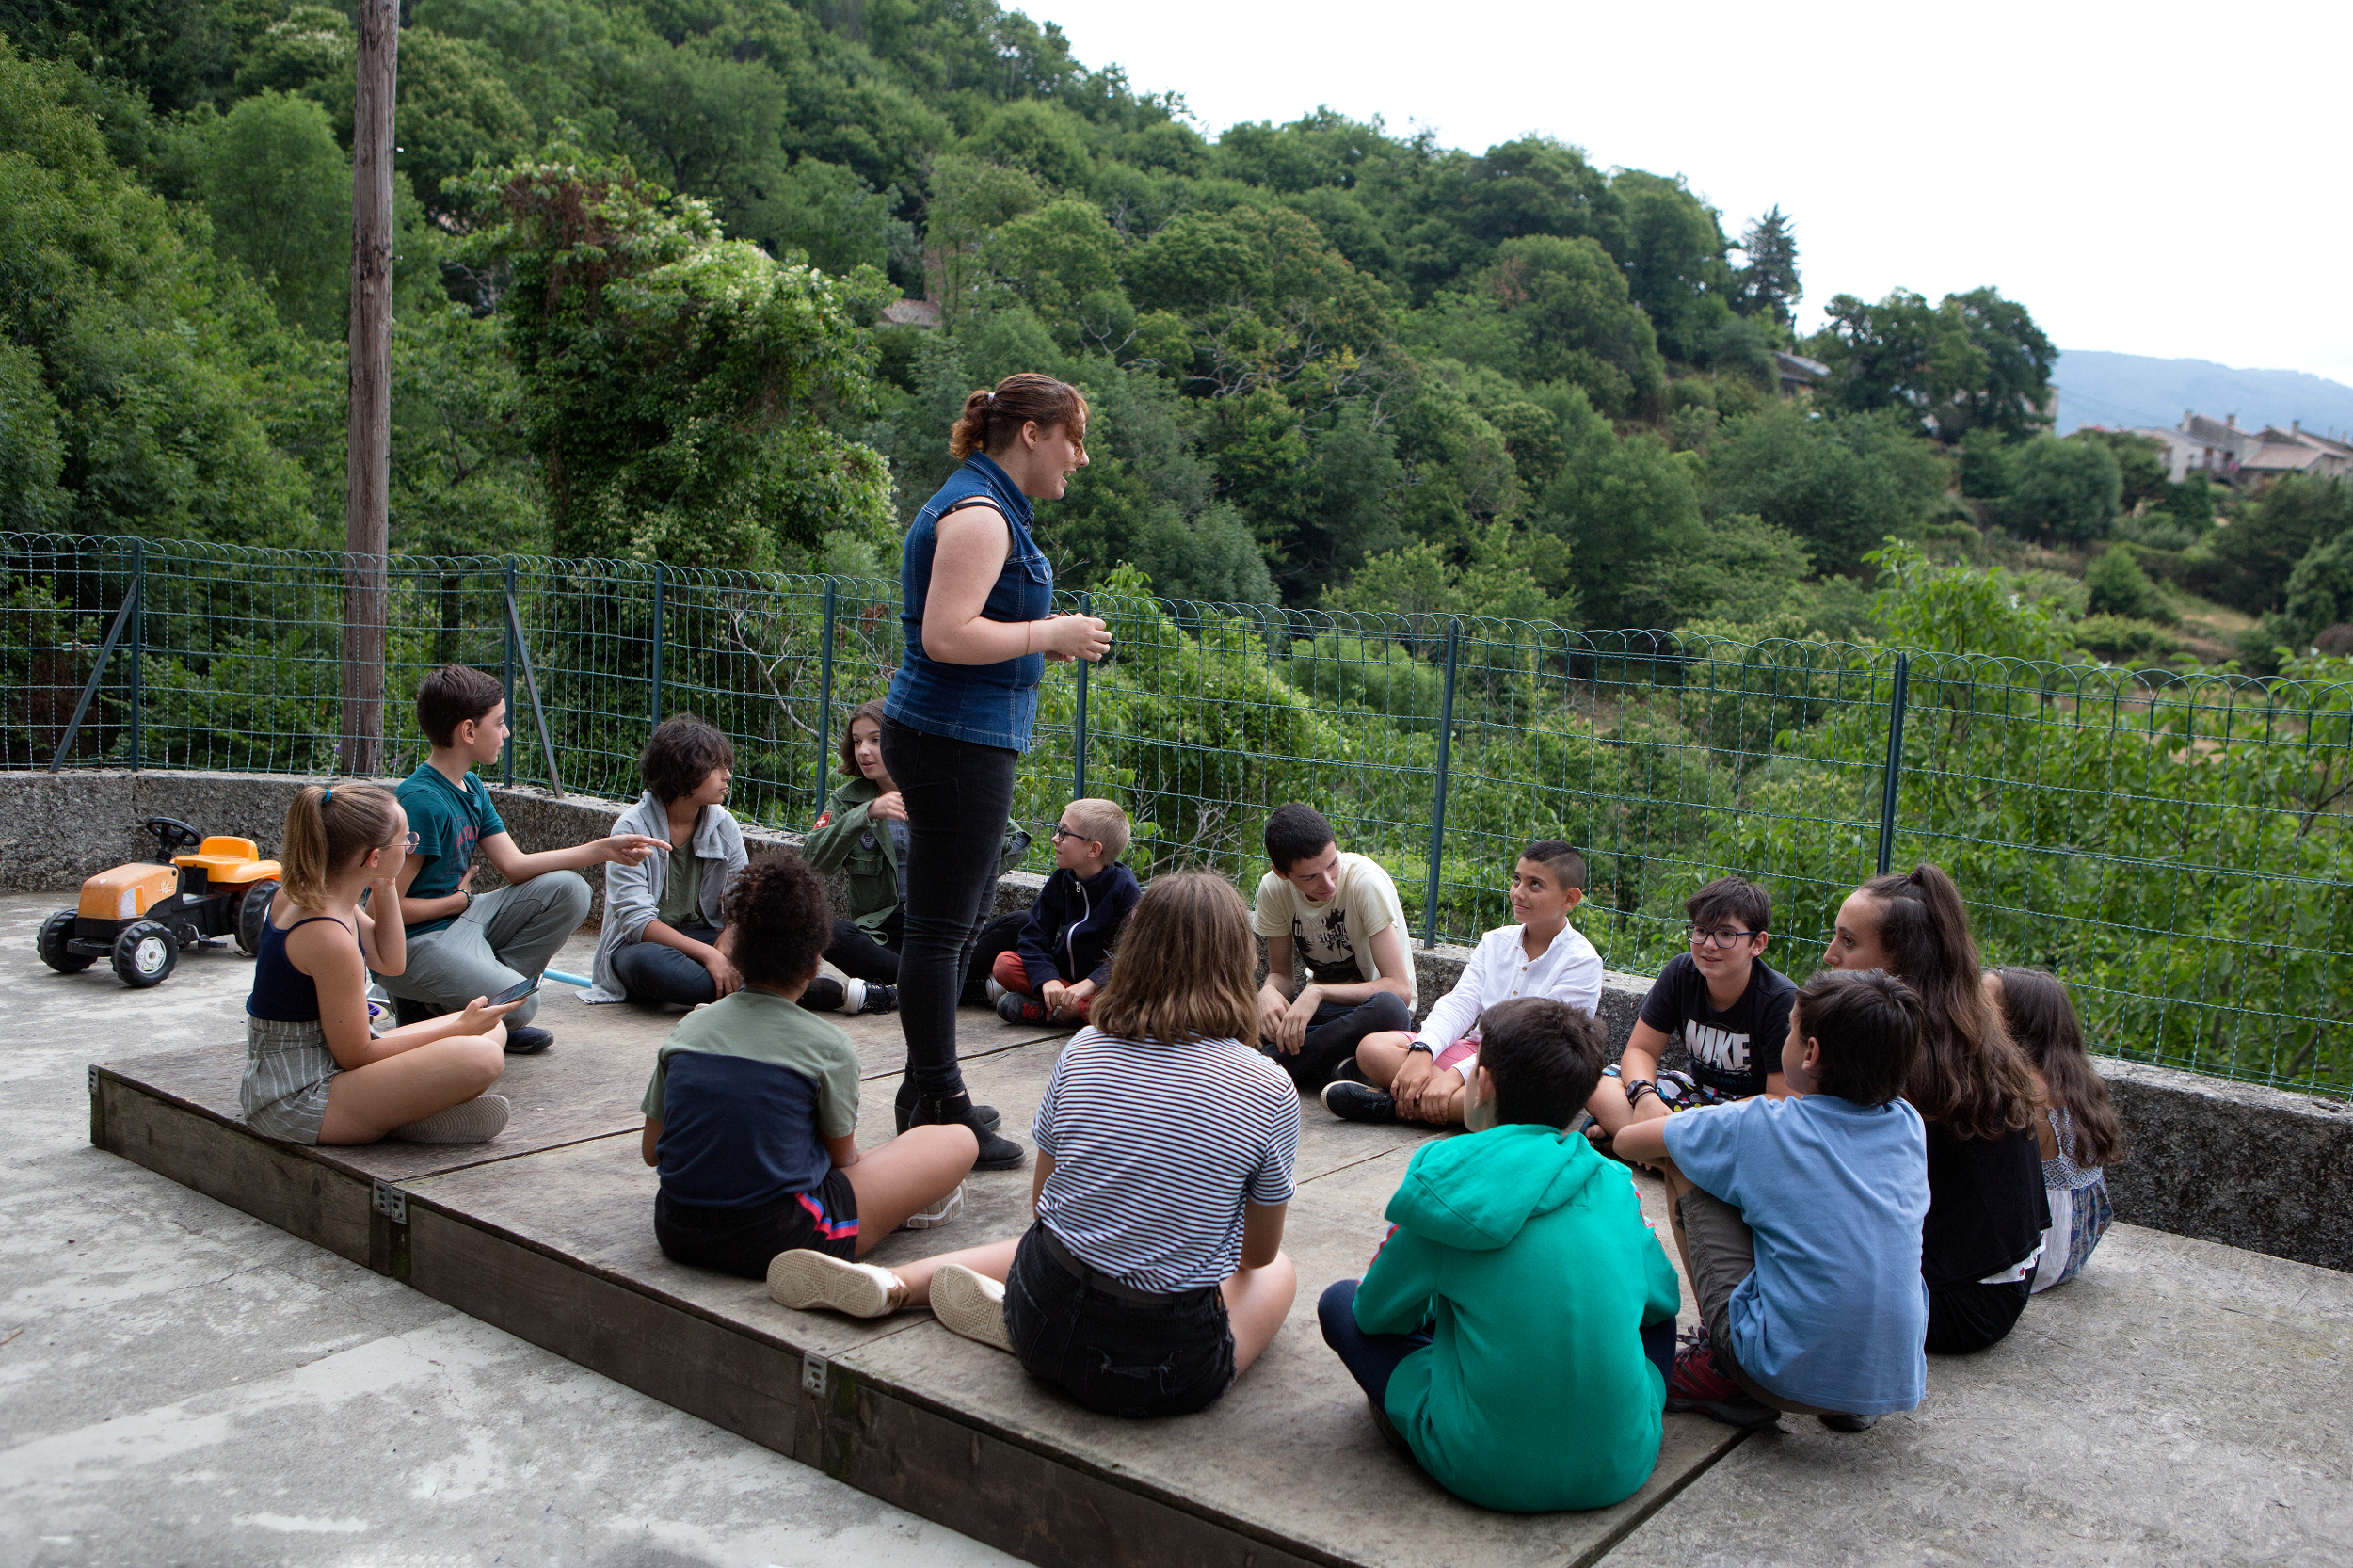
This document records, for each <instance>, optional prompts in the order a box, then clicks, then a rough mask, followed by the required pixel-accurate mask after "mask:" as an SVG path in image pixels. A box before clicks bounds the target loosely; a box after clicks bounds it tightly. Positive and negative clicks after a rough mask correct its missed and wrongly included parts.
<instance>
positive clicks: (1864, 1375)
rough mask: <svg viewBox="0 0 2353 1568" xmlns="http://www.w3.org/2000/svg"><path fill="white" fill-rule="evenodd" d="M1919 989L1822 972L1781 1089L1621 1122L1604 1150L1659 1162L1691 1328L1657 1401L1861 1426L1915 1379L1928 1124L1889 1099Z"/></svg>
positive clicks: (1917, 1390)
mask: <svg viewBox="0 0 2353 1568" xmlns="http://www.w3.org/2000/svg"><path fill="white" fill-rule="evenodd" d="M1920 1016H1921V1008H1920V999H1919V997H1918V996H1917V995H1916V994H1915V993H1914V992H1913V990H1912V988H1911V987H1910V986H1908V985H1906V984H1904V983H1903V982H1902V981H1900V980H1897V979H1895V978H1894V977H1893V976H1890V975H1887V974H1884V973H1881V971H1879V970H1876V969H1872V970H1866V971H1862V972H1841V971H1838V970H1833V969H1824V970H1822V971H1821V972H1819V973H1817V974H1816V975H1815V976H1814V978H1813V979H1811V980H1809V981H1807V982H1806V983H1805V986H1804V988H1803V989H1801V991H1799V993H1798V1000H1797V1005H1796V1006H1794V1007H1793V1008H1791V1009H1790V1013H1789V1035H1788V1039H1787V1041H1786V1043H1785V1044H1784V1046H1783V1047H1782V1053H1781V1070H1782V1074H1783V1076H1784V1077H1785V1079H1786V1080H1787V1082H1788V1092H1789V1097H1788V1098H1786V1099H1774V1098H1771V1097H1770V1096H1759V1097H1757V1098H1754V1099H1747V1100H1741V1101H1739V1102H1738V1103H1737V1104H1733V1105H1709V1106H1699V1107H1697V1108H1695V1109H1693V1110H1690V1111H1687V1112H1683V1113H1682V1114H1681V1115H1678V1116H1672V1117H1651V1118H1649V1119H1647V1120H1643V1121H1639V1122H1629V1123H1627V1124H1626V1126H1625V1128H1623V1129H1622V1130H1621V1131H1620V1132H1619V1133H1618V1137H1617V1151H1618V1153H1619V1155H1620V1156H1621V1157H1622V1158H1624V1159H1627V1160H1641V1161H1642V1162H1644V1163H1646V1164H1659V1163H1660V1162H1661V1161H1666V1160H1672V1161H1673V1163H1672V1164H1667V1165H1665V1166H1664V1167H1663V1169H1664V1171H1665V1175H1666V1177H1667V1191H1668V1194H1669V1197H1670V1199H1671V1212H1672V1213H1673V1217H1674V1232H1675V1244H1676V1245H1677V1246H1678V1247H1680V1248H1681V1249H1682V1250H1683V1267H1684V1270H1685V1272H1687V1273H1689V1275H1690V1279H1691V1293H1692V1294H1693V1295H1695V1296H1697V1297H1698V1298H1699V1306H1700V1322H1701V1325H1702V1336H1701V1338H1700V1340H1699V1342H1698V1343H1696V1344H1693V1345H1691V1346H1689V1348H1687V1349H1685V1350H1683V1351H1681V1352H1678V1353H1677V1354H1676V1356H1675V1364H1674V1374H1673V1376H1672V1377H1671V1378H1669V1379H1668V1383H1667V1408H1668V1409H1669V1410H1696V1411H1699V1412H1702V1413H1703V1414H1705V1415H1707V1416H1714V1417H1715V1418H1716V1419H1717V1420H1719V1421H1724V1422H1728V1423H1730V1424H1731V1425H1734V1426H1742V1427H1753V1426H1766V1425H1769V1424H1770V1423H1771V1422H1772V1421H1773V1420H1774V1419H1775V1416H1774V1412H1776V1411H1788V1412H1790V1413H1792V1414H1795V1415H1815V1416H1821V1417H1822V1421H1823V1424H1824V1425H1826V1426H1828V1427H1831V1428H1832V1429H1833V1430H1834V1431H1838V1432H1861V1431H1863V1430H1864V1429H1865V1428H1866V1427H1869V1426H1870V1425H1872V1424H1873V1423H1874V1422H1876V1421H1877V1420H1878V1419H1879V1418H1880V1416H1882V1415H1885V1414H1886V1413H1887V1412H1889V1411H1891V1410H1911V1409H1913V1407H1915V1406H1917V1405H1918V1404H1919V1402H1920V1400H1921V1396H1922V1395H1923V1394H1924V1393H1925V1392H1926V1391H1927V1387H1928V1354H1927V1352H1926V1351H1925V1350H1924V1349H1923V1345H1924V1343H1925V1341H1926V1339H1927V1336H1928V1328H1929V1302H1928V1288H1927V1287H1926V1286H1924V1285H1922V1284H1921V1282H1920V1224H1921V1222H1922V1221H1923V1220H1925V1219H1926V1218H1927V1217H1928V1212H1929V1143H1928V1129H1927V1128H1926V1127H1925V1126H1924V1125H1923V1124H1922V1122H1921V1120H1920V1113H1919V1112H1916V1111H1914V1110H1913V1108H1912V1107H1911V1106H1910V1105H1909V1104H1908V1103H1906V1102H1905V1101H1904V1100H1903V1099H1902V1097H1901V1096H1902V1095H1903V1091H1904V1080H1905V1079H1906V1078H1907V1077H1908V1076H1909V1075H1910V1073H1911V1071H1912V1061H1913V1054H1914V1053H1915V1051H1916V1050H1917V1049H1918V1046H1919V1037H1920Z"/></svg>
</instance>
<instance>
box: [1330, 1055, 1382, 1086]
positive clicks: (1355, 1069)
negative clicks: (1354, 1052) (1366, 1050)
mask: <svg viewBox="0 0 2353 1568" xmlns="http://www.w3.org/2000/svg"><path fill="white" fill-rule="evenodd" d="M1332 1081H1333V1082H1335V1083H1370V1082H1371V1081H1372V1080H1370V1079H1369V1078H1367V1077H1366V1076H1365V1069H1364V1068H1363V1067H1362V1066H1361V1065H1359V1064H1358V1063H1357V1061H1356V1059H1355V1058H1354V1057H1353V1056H1343V1057H1341V1058H1340V1064H1339V1065H1338V1066H1337V1067H1335V1068H1333V1069H1332Z"/></svg>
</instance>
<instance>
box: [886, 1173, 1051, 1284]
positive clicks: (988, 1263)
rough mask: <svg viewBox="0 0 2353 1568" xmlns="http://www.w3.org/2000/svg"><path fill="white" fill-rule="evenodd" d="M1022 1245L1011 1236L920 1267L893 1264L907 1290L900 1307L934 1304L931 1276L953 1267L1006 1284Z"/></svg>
mask: <svg viewBox="0 0 2353 1568" xmlns="http://www.w3.org/2000/svg"><path fill="white" fill-rule="evenodd" d="M859 1163H860V1164H863V1163H864V1161H863V1160H861V1161H859ZM852 1169H856V1166H853V1167H852ZM859 1228H860V1231H861V1233H862V1232H863V1230H864V1225H863V1224H862V1223H861V1224H860V1226H859ZM1020 1245H1021V1238H1019V1237H1018V1236H1010V1237H1007V1238H1006V1239H1005V1240H1002V1241H991V1242H989V1243H988V1244H987V1245H986V1246H981V1247H966V1248H964V1249H963V1250H962V1251H960V1252H944V1253H941V1254H940V1255H939V1256H937V1257H927V1258H924V1259H923V1260H922V1261H921V1262H920V1263H896V1264H893V1265H891V1269H890V1272H892V1273H894V1274H897V1275H898V1276H899V1279H900V1281H901V1283H903V1284H904V1285H905V1286H906V1288H907V1293H906V1295H905V1297H904V1299H902V1300H901V1301H900V1302H899V1305H901V1306H929V1305H930V1304H931V1300H932V1276H933V1275H934V1274H936V1273H937V1272H939V1271H940V1270H942V1269H944V1268H946V1267H947V1266H948V1265H949V1264H951V1263H958V1264H962V1265H963V1266H964V1267H965V1268H968V1269H969V1270H971V1271H972V1272H974V1273H976V1274H981V1275H984V1276H985V1277H987V1278H989V1279H993V1280H995V1281H997V1282H998V1283H999V1284H1000V1285H1001V1284H1003V1283H1004V1280H1005V1276H1006V1275H1007V1274H1009V1273H1011V1272H1013V1255H1014V1253H1015V1252H1016V1250H1017V1249H1018V1248H1019V1247H1020Z"/></svg>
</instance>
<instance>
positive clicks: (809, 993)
mask: <svg viewBox="0 0 2353 1568" xmlns="http://www.w3.org/2000/svg"><path fill="white" fill-rule="evenodd" d="M841 996H842V993H841V982H840V981H838V980H836V979H834V977H833V976H831V975H829V974H821V975H819V976H818V977H817V978H816V979H814V980H812V981H810V982H809V983H808V984H807V985H805V986H803V987H802V989H801V1005H802V1006H803V1007H805V1008H807V1009H808V1011H810V1012H811V1013H839V1012H840V1011H841Z"/></svg>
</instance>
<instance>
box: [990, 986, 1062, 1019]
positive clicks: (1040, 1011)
mask: <svg viewBox="0 0 2353 1568" xmlns="http://www.w3.org/2000/svg"><path fill="white" fill-rule="evenodd" d="M997 1016H999V1017H1000V1018H1002V1019H1004V1020H1005V1022H1007V1023H1009V1024H1044V1023H1051V1022H1053V1020H1054V1015H1052V1014H1051V1013H1048V1011H1047V1010H1046V1004H1045V1003H1044V1002H1042V1001H1040V1000H1037V998H1035V997H1025V996H1023V995H1022V994H1021V993H1020V992H1018V991H1007V992H1006V993H1005V994H1004V995H1003V996H1001V997H999V998H998V999H997Z"/></svg>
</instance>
